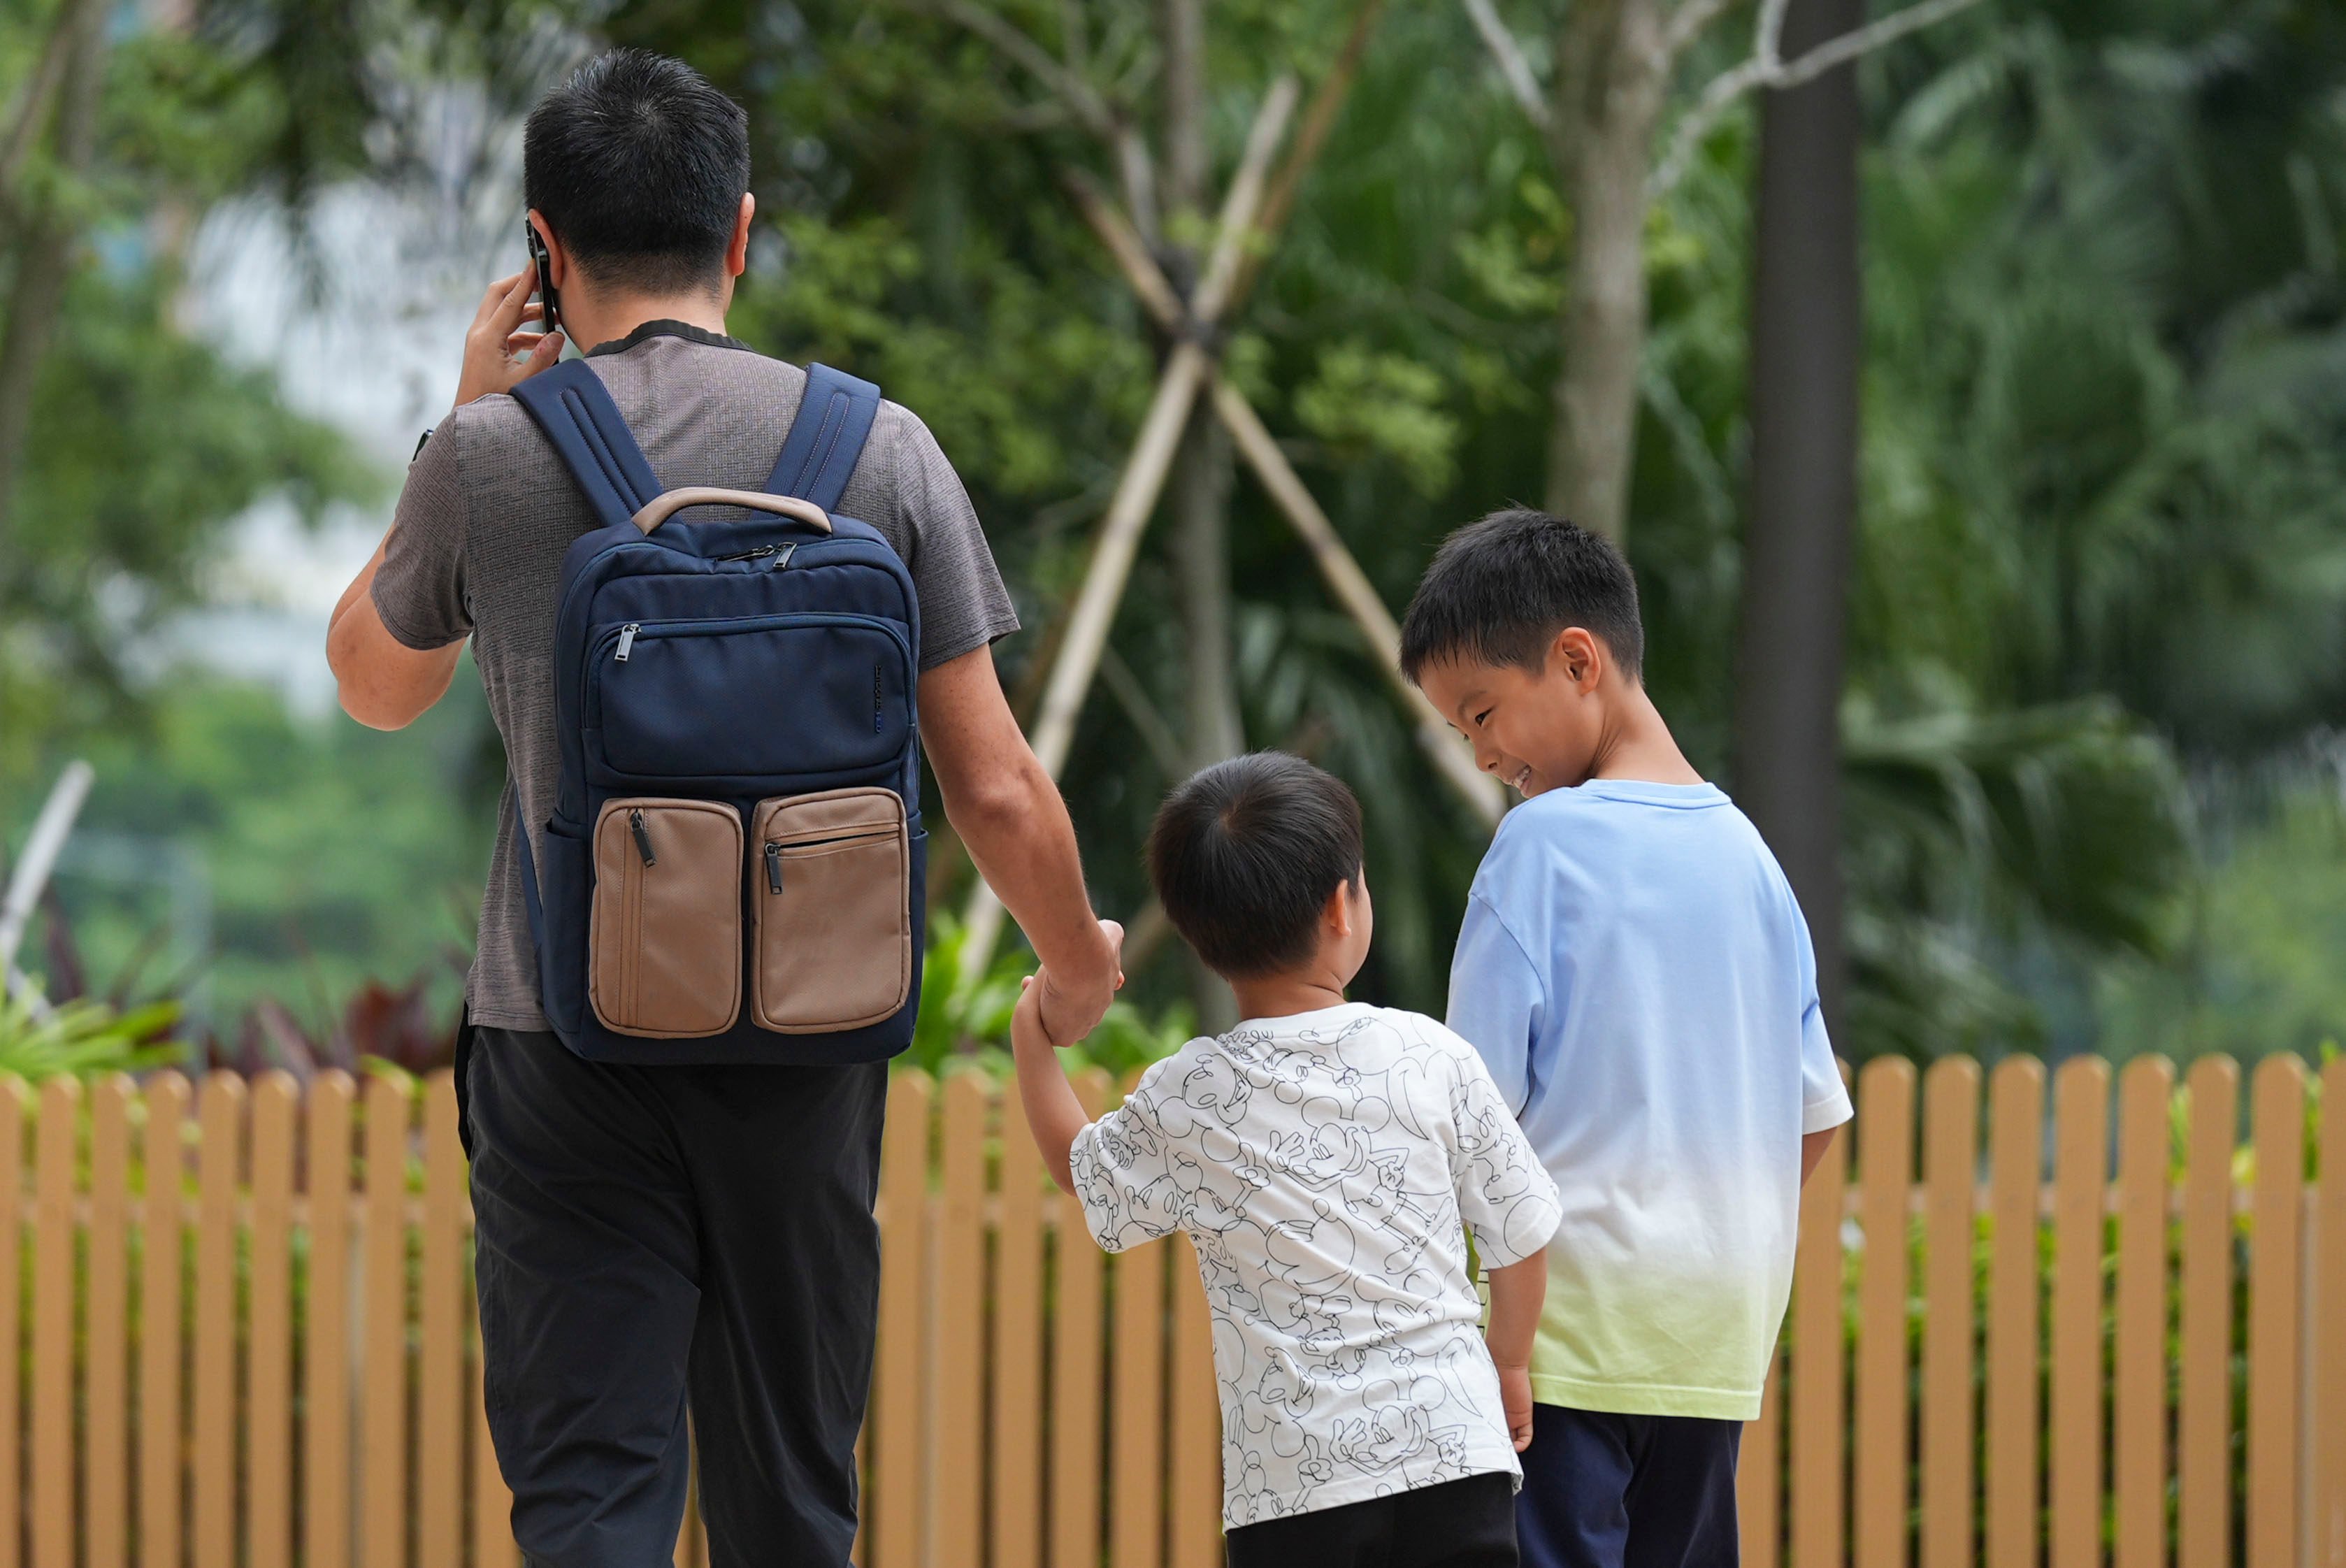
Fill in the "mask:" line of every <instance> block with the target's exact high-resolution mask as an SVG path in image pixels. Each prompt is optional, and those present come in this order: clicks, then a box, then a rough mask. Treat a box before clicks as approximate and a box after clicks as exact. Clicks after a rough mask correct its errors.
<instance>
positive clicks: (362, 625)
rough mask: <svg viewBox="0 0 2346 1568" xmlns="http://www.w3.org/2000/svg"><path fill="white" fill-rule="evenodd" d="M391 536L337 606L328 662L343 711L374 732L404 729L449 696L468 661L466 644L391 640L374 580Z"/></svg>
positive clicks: (330, 624) (460, 641)
mask: <svg viewBox="0 0 2346 1568" xmlns="http://www.w3.org/2000/svg"><path fill="white" fill-rule="evenodd" d="M390 538H391V535H388V534H385V535H383V539H384V543H383V544H382V545H376V546H375V547H374V554H373V555H372V556H370V557H368V559H367V564H366V565H364V566H362V567H361V568H360V570H359V575H357V576H356V577H355V578H353V579H352V582H351V585H350V586H349V587H347V588H344V589H343V590H342V598H341V600H340V601H338V602H337V603H336V604H335V606H334V616H333V619H332V620H331V621H330V622H328V623H327V627H326V663H327V664H328V665H330V666H331V667H332V668H333V672H334V684H335V688H336V692H337V695H339V696H340V697H341V698H342V711H343V712H344V713H347V714H349V715H350V716H351V717H352V718H355V719H357V720H358V721H359V722H360V723H361V724H363V725H365V726H367V727H368V728H371V729H404V728H407V727H408V726H409V725H411V724H413V723H414V722H415V720H416V719H417V718H419V717H421V716H422V714H423V711H424V709H426V708H430V707H431V706H432V705H433V703H435V702H437V701H439V700H440V698H441V697H443V696H444V695H446V693H447V690H448V684H449V682H451V681H452V680H454V678H455V677H456V660H457V659H458V658H459V657H462V656H463V654H464V641H463V639H461V638H460V639H458V640H457V641H455V642H453V643H450V644H449V645H448V646H447V647H437V648H428V649H417V648H412V647H408V646H407V645H406V644H405V643H403V642H401V641H400V640H399V639H398V638H397V637H395V636H392V635H391V629H390V628H389V627H388V626H384V625H383V624H382V616H381V615H379V614H377V613H376V610H375V607H374V594H373V593H372V589H373V587H374V575H375V573H376V572H378V571H380V570H381V569H382V553H383V550H384V549H385V547H386V546H387V545H388V544H389V542H390Z"/></svg>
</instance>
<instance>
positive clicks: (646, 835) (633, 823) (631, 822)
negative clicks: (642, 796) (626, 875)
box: [627, 807, 659, 866]
mask: <svg viewBox="0 0 2346 1568" xmlns="http://www.w3.org/2000/svg"><path fill="white" fill-rule="evenodd" d="M627 831H628V832H630V833H633V834H634V835H635V836H636V853H637V854H639V855H641V856H642V857H643V858H644V864H646V865H648V866H657V865H658V864H659V860H658V857H657V856H655V855H654V854H653V853H652V836H651V833H650V832H649V831H648V830H647V829H646V828H645V827H644V813H643V810H642V809H641V808H640V807H638V808H637V809H635V810H633V811H630V812H628V813H627Z"/></svg>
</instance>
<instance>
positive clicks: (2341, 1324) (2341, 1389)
mask: <svg viewBox="0 0 2346 1568" xmlns="http://www.w3.org/2000/svg"><path fill="white" fill-rule="evenodd" d="M2320 1206H2321V1207H2320V1210H2319V1214H2320V1220H2321V1229H2320V1237H2319V1248H2320V1250H2319V1252H2318V1254H2317V1257H2318V1262H2317V1264H2316V1272H2317V1275H2318V1278H2317V1279H2316V1282H2315V1287H2314V1290H2315V1294H2314V1298H2313V1299H2314V1308H2315V1310H2314V1316H2313V1323H2312V1329H2313V1333H2312V1341H2313V1344H2312V1349H2313V1358H2314V1366H2313V1382H2312V1385H2311V1386H2312V1390H2313V1420H2314V1443H2313V1472H2312V1475H2311V1477H2310V1481H2311V1489H2310V1495H2309V1496H2308V1498H2307V1506H2308V1507H2310V1509H2311V1510H2312V1511H2313V1522H2314V1530H2313V1557H2312V1561H2313V1563H2315V1564H2316V1568H2346V1056H2339V1057H2337V1058H2335V1059H2333V1060H2332V1061H2331V1063H2330V1064H2328V1065H2327V1066H2325V1067H2323V1068H2322V1070H2321V1199H2320Z"/></svg>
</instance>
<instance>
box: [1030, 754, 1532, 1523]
mask: <svg viewBox="0 0 2346 1568" xmlns="http://www.w3.org/2000/svg"><path fill="white" fill-rule="evenodd" d="M1148 869H1149V874H1150V877H1151V879H1152V880H1153V881H1155V883H1156V886H1157V893H1158V898H1160V899H1161V900H1163V901H1164V904H1165V912H1166V914H1167V915H1168V916H1169V917H1170V918H1171V920H1172V921H1173V925H1174V928H1175V929H1176V930H1178V932H1180V933H1181V934H1182V935H1183V936H1184V937H1186V938H1188V941H1189V943H1190V945H1191V946H1192V947H1194V948H1196V949H1197V951H1198V954H1199V957H1200V958H1202V959H1204V960H1205V962H1207V963H1208V964H1209V965H1211V966H1212V967H1213V969H1214V970H1215V972H1217V973H1219V974H1220V975H1222V976H1223V977H1224V978H1225V979H1227V980H1228V981H1229V983H1230V987H1231V989H1232V990H1233V991H1235V992H1236V993H1237V994H1238V1003H1239V1012H1240V1013H1241V1014H1243V1016H1244V1017H1245V1019H1246V1022H1244V1023H1240V1024H1239V1026H1238V1027H1237V1028H1235V1029H1233V1030H1231V1031H1230V1032H1229V1033H1228V1034H1225V1035H1223V1036H1222V1037H1221V1038H1220V1039H1219V1040H1211V1039H1199V1040H1192V1041H1190V1042H1189V1043H1188V1044H1187V1045H1185V1046H1183V1047H1182V1048H1181V1049H1180V1051H1179V1052H1178V1054H1175V1055H1173V1056H1171V1057H1168V1059H1166V1060H1165V1061H1162V1062H1159V1063H1158V1064H1156V1065H1155V1066H1154V1067H1152V1068H1150V1069H1149V1070H1148V1074H1147V1075H1146V1076H1145V1077H1143V1078H1142V1079H1141V1082H1140V1086H1139V1088H1137V1090H1135V1091H1134V1093H1133V1095H1132V1097H1131V1098H1130V1099H1128V1100H1127V1101H1126V1102H1125V1103H1124V1105H1123V1106H1122V1108H1121V1109H1118V1110H1117V1111H1114V1112H1112V1113H1110V1114H1109V1115H1106V1116H1103V1117H1101V1118H1100V1119H1099V1120H1098V1121H1096V1122H1093V1123H1091V1124H1090V1125H1086V1119H1085V1115H1084V1113H1083V1110H1082V1107H1081V1106H1080V1105H1077V1103H1076V1097H1075V1095H1074V1094H1073V1093H1072V1092H1071V1091H1070V1090H1069V1089H1068V1086H1067V1080H1066V1074H1064V1073H1062V1072H1061V1071H1060V1068H1059V1060H1058V1057H1057V1056H1056V1054H1054V1053H1053V1051H1052V1049H1051V1047H1052V1045H1053V1044H1055V1042H1053V1041H1051V1040H1049V1039H1048V1038H1046V1037H1045V1033H1044V1030H1043V1024H1042V1019H1041V1015H1040V1013H1038V1012H1037V1010H1036V1008H1035V997H1036V996H1038V995H1039V994H1040V993H1041V987H1040V986H1038V985H1035V983H1033V982H1031V981H1030V982H1029V983H1028V989H1027V991H1026V993H1025V995H1024V996H1023V997H1022V998H1021V999H1020V1002H1019V1004H1018V1010H1017V1013H1016V1014H1015V1017H1014V1019H1013V1021H1012V1024H1011V1038H1012V1042H1013V1044H1014V1046H1015V1051H1016V1054H1017V1058H1018V1087H1019V1093H1020V1095H1021V1098H1022V1099H1023V1100H1024V1102H1025V1107H1026V1125H1028V1126H1029V1127H1031V1128H1032V1129H1034V1134H1035V1142H1036V1143H1037V1144H1038V1145H1040V1146H1041V1148H1042V1151H1043V1156H1044V1159H1045V1162H1046V1163H1047V1164H1048V1165H1049V1166H1050V1168H1051V1174H1052V1176H1054V1177H1056V1179H1057V1181H1058V1183H1059V1186H1061V1187H1063V1188H1065V1189H1066V1190H1067V1191H1069V1192H1071V1193H1073V1194H1075V1195H1076V1197H1077V1198H1078V1199H1080V1200H1081V1202H1082V1206H1083V1213H1084V1220H1085V1223H1086V1225H1087V1226H1088V1227H1089V1228H1090V1230H1091V1234H1092V1237H1093V1239H1094V1240H1096V1241H1097V1242H1098V1243H1099V1245H1100V1246H1101V1247H1105V1248H1107V1250H1108V1251H1110V1252H1118V1251H1121V1250H1123V1249H1124V1248H1125V1247H1134V1246H1137V1245H1139V1244H1140V1243H1142V1242H1146V1241H1151V1240H1154V1239H1156V1238H1157V1237H1161V1236H1168V1235H1170V1234H1172V1233H1173V1232H1174V1231H1177V1230H1179V1231H1186V1232H1188V1236H1189V1238H1190V1241H1191V1242H1192V1243H1193V1244H1194V1246H1195V1247H1196V1250H1197V1255H1198V1272H1199V1276H1200V1277H1201V1278H1202V1279H1203V1280H1204V1283H1205V1288H1206V1302H1207V1306H1208V1307H1209V1309H1210V1310H1211V1312H1212V1314H1213V1321H1214V1377H1215V1381H1216V1382H1217V1383H1218V1384H1219V1392H1220V1396H1221V1407H1222V1498H1223V1502H1222V1522H1223V1523H1224V1525H1226V1526H1227V1527H1228V1530H1229V1563H1230V1568H1320V1565H1323V1564H1324V1565H1328V1568H1370V1565H1372V1564H1374V1565H1376V1568H1435V1565H1437V1564H1440V1565H1443V1568H1513V1564H1515V1562H1516V1556H1515V1520H1514V1517H1513V1512H1514V1506H1513V1498H1514V1494H1515V1487H1516V1485H1517V1484H1518V1481H1519V1479H1520V1476H1521V1471H1520V1470H1519V1469H1518V1467H1517V1465H1516V1461H1515V1450H1517V1449H1520V1448H1521V1447H1522V1446H1523V1445H1524V1444H1525V1442H1526V1441H1529V1438H1530V1426H1531V1399H1532V1394H1531V1385H1530V1381H1529V1372H1528V1370H1527V1361H1528V1359H1529V1356H1530V1353H1531V1339H1532V1331H1533V1328H1534V1325H1535V1323H1536V1322H1537V1320H1538V1318H1539V1301H1540V1294H1541V1292H1542V1290H1543V1289H1544V1288H1545V1284H1546V1266H1545V1263H1544V1262H1543V1261H1542V1259H1541V1248H1542V1247H1544V1246H1545V1243H1546V1241H1547V1237H1548V1232H1550V1231H1551V1230H1553V1229H1554V1228H1555V1227H1556V1212H1557V1202H1556V1187H1555V1185H1554V1184H1553V1183H1551V1182H1550V1181H1549V1180H1548V1178H1547V1176H1546V1174H1545V1172H1544V1171H1542V1170H1541V1169H1540V1166H1539V1161H1538V1160H1537V1158H1536V1157H1535V1156H1534V1155H1533V1153H1532V1150H1531V1147H1530V1145H1529V1144H1528V1143H1527V1142H1526V1140H1525V1137H1524V1135H1523V1134H1522V1132H1521V1131H1520V1130H1519V1129H1518V1128H1517V1127H1516V1125H1515V1120H1514V1118H1513V1117H1511V1116H1509V1115H1507V1110H1506V1106H1505V1104H1504V1103H1503V1102H1502V1101H1501V1100H1500V1098H1499V1095H1498V1091H1497V1090H1496V1088H1495V1087H1494V1085H1493V1084H1492V1082H1491V1077H1490V1074H1489V1073H1488V1072H1487V1071H1485V1070H1484V1066H1483V1064H1482V1063H1481V1061H1480V1060H1479V1059H1478V1058H1477V1057H1476V1056H1475V1054H1474V1050H1473V1049H1472V1048H1471V1047H1469V1046H1468V1045H1467V1044H1466V1043H1465V1042H1464V1041H1463V1040H1460V1039H1459V1038H1458V1037H1457V1036H1456V1035H1454V1034H1453V1033H1450V1031H1448V1030H1447V1029H1445V1028H1443V1026H1442V1025H1441V1024H1439V1023H1434V1022H1433V1020H1432V1019H1430V1018H1421V1017H1419V1016H1417V1015H1416V1014H1414V1013H1395V1012H1392V1011H1390V1010H1388V1009H1385V1008H1382V1007H1371V1006H1369V1005H1367V1004H1366V1003H1347V1002H1346V1001H1345V1000H1344V987H1345V986H1346V985H1347V984H1348V983H1350V982H1351V981H1352V976H1353V975H1354V974H1355V973H1356V972H1358V971H1359V969H1360V967H1361V961H1362V958H1363V957H1364V956H1366V954H1367V952H1368V949H1369V927H1370V910H1369V890H1368V884H1367V882H1366V881H1365V880H1364V879H1363V877H1362V866H1361V809H1360V806H1359V803H1358V802H1357V801H1355V800H1354V799H1352V792H1351V791H1350V790H1348V789H1345V788H1344V787H1343V786H1342V785H1341V784H1340V783H1338V782H1337V781H1336V780H1335V779H1331V778H1330V777H1329V776H1328V775H1327V774H1325V773H1322V772H1321V770H1320V769H1317V768H1314V767H1312V766H1311V764H1309V763H1307V762H1304V761H1302V760H1301V759H1297V758H1293V757H1289V756H1285V755H1283V754H1281V753H1279V752H1275V751H1271V752H1259V753H1257V754H1255V755H1253V756H1250V757H1240V758H1238V759H1235V760H1232V761H1229V762H1224V763H1221V764H1219V765H1218V766H1216V767H1212V768H1209V769H1206V770H1205V771H1204V772H1202V773H1199V775H1197V776H1196V777H1195V778H1193V779H1189V780H1188V782H1187V783H1185V784H1183V785H1182V786H1181V787H1180V788H1179V789H1176V790H1175V791H1174V792H1173V793H1172V795H1171V797H1170V798H1168V799H1167V800H1166V802H1165V805H1164V807H1163V809H1161V810H1159V811H1158V815H1157V821H1156V825H1155V827H1154V828H1152V829H1151V830H1150V832H1149V839H1148ZM1056 1044H1071V1042H1057V1043H1056ZM1468 1232H1471V1233H1472V1234H1473V1236H1474V1250H1475V1253H1476V1254H1477V1255H1478V1256H1479V1257H1480V1258H1481V1260H1482V1262H1483V1264H1484V1267H1486V1268H1489V1269H1490V1271H1491V1276H1490V1278H1491V1323H1490V1330H1489V1335H1488V1349H1485V1341H1484V1338H1482V1337H1480V1336H1477V1335H1476V1333H1475V1332H1474V1326H1475V1323H1476V1320H1477V1319H1479V1318H1480V1317H1481V1315H1482V1304H1481V1302H1480V1301H1479V1300H1477V1299H1476V1297H1475V1294H1474V1281H1473V1279H1472V1278H1471V1277H1470V1276H1469V1274H1468V1271H1467V1253H1466V1233H1468ZM1494 1360H1495V1362H1496V1366H1495V1368H1494Z"/></svg>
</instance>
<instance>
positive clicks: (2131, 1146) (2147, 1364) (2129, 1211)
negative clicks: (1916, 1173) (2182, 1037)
mask: <svg viewBox="0 0 2346 1568" xmlns="http://www.w3.org/2000/svg"><path fill="white" fill-rule="evenodd" d="M2118 1095H2119V1100H2120V1109H2119V1120H2118V1254H2117V1286H2116V1289H2115V1292H2114V1293H2115V1296H2116V1298H2117V1329H2116V1332H2115V1339H2116V1344H2115V1346H2114V1347H2113V1349H2112V1350H2111V1377H2110V1381H2111V1390H2110V1425H2111V1434H2110V1439H2111V1441H2110V1450H2111V1452H2110V1471H2111V1476H2110V1479H2111V1483H2112V1485H2111V1489H2112V1492H2114V1494H2115V1501H2114V1503H2113V1507H2112V1512H2113V1514H2114V1516H2115V1517H2114V1521H2113V1524H2114V1540H2113V1546H2114V1557H2113V1563H2112V1568H2165V1565H2166V1562H2167V1418H2168V1405H2167V1281H2168V1257H2167V1253H2168V1247H2167V1218H2168V1217H2167V1200H2168V1176H2167V1166H2168V1144H2169V1142H2170V1138H2171V1134H2170V1131H2169V1125H2168V1111H2169V1109H2170V1107H2171V1106H2172V1105H2173V1104H2174V1099H2175V1069H2174V1068H2173V1067H2171V1066H2170V1065H2168V1063H2167V1061H2166V1059H2165V1058H2163V1057H2157V1056H2147V1057H2144V1058H2142V1059H2141V1060H2139V1061H2137V1062H2133V1063H2130V1064H2127V1070H2126V1072H2125V1074H2123V1075H2122V1076H2121V1077H2120V1079H2119V1085H2118Z"/></svg>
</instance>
